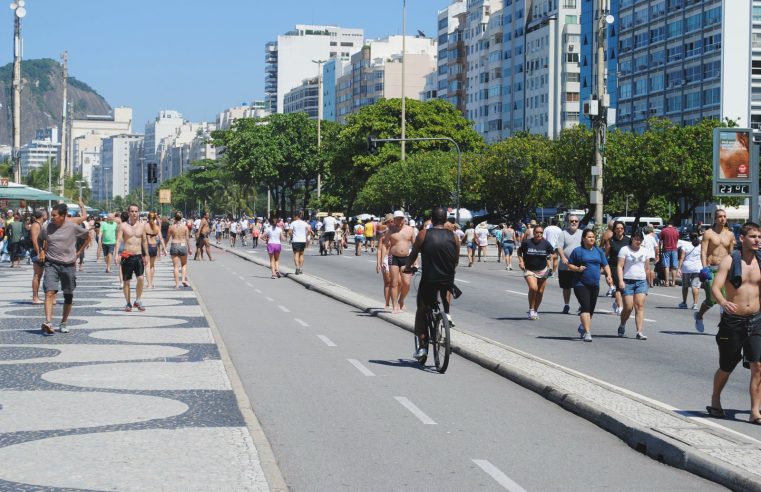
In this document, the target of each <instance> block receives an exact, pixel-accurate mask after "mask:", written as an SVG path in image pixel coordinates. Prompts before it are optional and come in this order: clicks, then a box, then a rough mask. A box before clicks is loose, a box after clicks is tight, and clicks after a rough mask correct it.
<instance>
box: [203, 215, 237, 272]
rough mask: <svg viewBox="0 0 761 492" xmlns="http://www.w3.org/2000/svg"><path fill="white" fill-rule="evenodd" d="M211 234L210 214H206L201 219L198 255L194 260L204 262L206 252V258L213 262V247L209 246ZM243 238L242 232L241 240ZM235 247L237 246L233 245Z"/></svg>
mask: <svg viewBox="0 0 761 492" xmlns="http://www.w3.org/2000/svg"><path fill="white" fill-rule="evenodd" d="M210 232H211V227H210V226H209V212H204V213H203V216H202V217H201V222H200V224H199V225H198V236H197V237H196V254H195V256H194V257H193V259H195V260H197V259H199V255H200V259H201V261H203V252H204V250H205V251H206V256H208V257H209V261H213V260H212V259H211V251H210V249H211V247H210V246H209V233H210ZM242 237H243V233H242V232H241V238H242ZM233 246H235V244H233Z"/></svg>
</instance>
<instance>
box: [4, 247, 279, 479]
mask: <svg viewBox="0 0 761 492" xmlns="http://www.w3.org/2000/svg"><path fill="white" fill-rule="evenodd" d="M93 252H94V250H93V249H92V248H91V249H90V250H89V253H91V254H90V255H88V256H89V257H88V260H89V261H88V262H87V263H86V264H85V268H86V271H85V272H81V273H79V274H78V278H77V284H78V285H77V289H76V291H75V294H74V308H73V311H72V316H71V317H70V319H69V327H70V329H71V333H68V334H64V333H59V332H58V331H57V329H58V322H59V321H60V313H61V309H62V306H61V304H60V303H61V302H62V298H61V296H60V295H59V301H58V302H59V304H58V305H57V306H56V308H55V311H54V326H55V328H56V333H55V335H53V336H50V337H45V336H42V334H41V332H40V323H41V322H42V321H43V320H44V314H43V307H42V306H40V305H32V304H31V303H30V299H31V286H30V284H31V276H32V268H31V266H23V267H22V268H20V269H9V268H7V267H0V268H2V270H3V282H2V284H0V313H2V318H0V463H2V465H1V466H0V489H3V490H9V489H12V490H41V489H90V490H94V489H97V490H136V491H137V490H141V491H143V490H159V489H160V490H183V491H186V490H255V491H266V490H286V486H285V483H284V482H283V479H282V477H281V476H280V472H279V470H278V469H277V465H276V464H275V461H274V457H273V455H272V451H271V450H270V448H269V444H268V443H267V440H266V438H264V435H263V433H262V432H261V428H260V427H259V425H258V422H257V421H256V417H255V416H254V415H253V412H252V411H251V409H250V406H249V403H248V399H247V397H246V396H245V393H244V392H243V390H242V389H241V388H242V387H241V385H240V382H239V381H238V379H237V374H236V373H235V370H234V368H233V367H232V364H231V363H230V361H229V358H228V357H227V353H226V350H225V348H224V346H223V344H221V342H219V343H216V342H215V339H216V340H218V341H219V340H220V337H219V336H218V335H217V334H216V330H215V327H214V325H213V321H212V320H210V319H207V316H206V315H205V309H204V308H203V305H202V301H201V300H200V299H197V298H196V294H195V292H194V291H193V290H192V289H190V288H186V289H179V290H175V289H173V288H172V287H173V285H174V282H173V280H172V274H171V261H170V260H169V258H168V257H164V258H161V260H160V261H159V263H158V265H159V266H158V269H157V270H158V271H157V273H156V285H157V288H155V289H152V290H147V289H146V291H145V293H144V296H143V297H144V304H145V306H146V311H145V312H142V313H141V312H139V311H137V310H134V311H133V312H131V313H127V312H125V311H124V309H123V308H124V304H125V302H124V298H123V295H122V293H121V289H120V288H119V285H118V283H117V279H118V277H117V275H116V273H115V271H116V270H114V272H113V273H111V274H105V273H103V270H104V269H105V268H104V265H103V263H98V264H96V263H95V262H94V261H93V260H94V253H93ZM191 263H192V262H191ZM191 270H192V265H191ZM133 285H134V281H133ZM133 288H134V287H133ZM133 295H134V294H133ZM199 301H200V302H201V304H199Z"/></svg>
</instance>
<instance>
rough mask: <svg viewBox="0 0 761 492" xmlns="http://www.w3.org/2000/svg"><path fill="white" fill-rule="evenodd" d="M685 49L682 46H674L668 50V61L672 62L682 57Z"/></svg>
mask: <svg viewBox="0 0 761 492" xmlns="http://www.w3.org/2000/svg"><path fill="white" fill-rule="evenodd" d="M683 53H684V49H683V48H682V46H674V47H672V48H668V49H667V50H666V62H668V63H671V62H675V61H679V60H681V59H682V55H683Z"/></svg>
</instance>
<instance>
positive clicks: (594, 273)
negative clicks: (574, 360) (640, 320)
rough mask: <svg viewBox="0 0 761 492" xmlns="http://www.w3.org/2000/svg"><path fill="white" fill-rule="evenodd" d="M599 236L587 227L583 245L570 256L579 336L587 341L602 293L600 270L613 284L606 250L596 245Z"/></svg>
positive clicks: (589, 339)
mask: <svg viewBox="0 0 761 492" xmlns="http://www.w3.org/2000/svg"><path fill="white" fill-rule="evenodd" d="M596 239H597V237H596V235H595V231H593V230H592V229H587V230H585V231H584V234H582V236H581V246H579V247H578V248H576V249H574V250H573V252H572V253H571V256H570V257H569V258H568V269H569V270H570V271H572V272H574V276H573V293H574V294H576V300H578V301H579V318H580V321H581V324H580V325H579V336H580V337H581V338H582V339H583V340H584V341H585V342H591V341H592V334H591V333H590V332H589V329H590V325H591V324H592V315H593V314H594V312H595V306H596V305H597V296H598V295H599V293H600V272H601V271H604V272H605V280H606V281H607V282H608V285H609V286H610V285H613V278H612V276H611V274H610V267H609V266H608V260H607V258H606V257H605V252H604V251H603V250H602V249H600V248H598V247H597V246H595V241H596Z"/></svg>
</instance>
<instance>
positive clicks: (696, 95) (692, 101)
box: [684, 92, 700, 109]
mask: <svg viewBox="0 0 761 492" xmlns="http://www.w3.org/2000/svg"><path fill="white" fill-rule="evenodd" d="M699 107H700V92H690V93H689V94H685V95H684V109H695V108H699Z"/></svg>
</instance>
